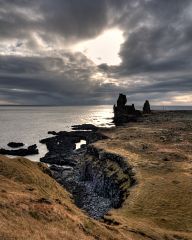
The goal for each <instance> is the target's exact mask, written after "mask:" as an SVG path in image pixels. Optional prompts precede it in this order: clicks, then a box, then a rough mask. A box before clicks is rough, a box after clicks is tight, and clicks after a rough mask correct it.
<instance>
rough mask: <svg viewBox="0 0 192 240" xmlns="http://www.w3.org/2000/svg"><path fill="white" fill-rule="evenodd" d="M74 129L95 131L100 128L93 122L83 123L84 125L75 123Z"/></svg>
mask: <svg viewBox="0 0 192 240" xmlns="http://www.w3.org/2000/svg"><path fill="white" fill-rule="evenodd" d="M72 129H73V130H86V131H89V130H90V131H94V132H96V131H97V130H98V127H96V126H95V125H93V124H82V125H73V126H72Z"/></svg>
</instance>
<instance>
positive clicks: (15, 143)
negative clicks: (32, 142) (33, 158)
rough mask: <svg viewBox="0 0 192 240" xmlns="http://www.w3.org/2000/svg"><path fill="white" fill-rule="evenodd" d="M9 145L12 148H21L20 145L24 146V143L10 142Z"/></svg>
mask: <svg viewBox="0 0 192 240" xmlns="http://www.w3.org/2000/svg"><path fill="white" fill-rule="evenodd" d="M7 146H8V147H11V148H19V147H23V146H24V144H23V143H20V142H9V143H8V144H7Z"/></svg>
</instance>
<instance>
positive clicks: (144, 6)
mask: <svg viewBox="0 0 192 240" xmlns="http://www.w3.org/2000/svg"><path fill="white" fill-rule="evenodd" d="M111 27H119V28H120V29H121V30H122V31H123V33H124V38H125V41H124V43H123V44H122V45H121V49H120V53H119V55H120V57H121V60H122V62H121V64H120V65H119V66H108V65H107V64H106V63H103V64H101V65H100V66H98V68H97V66H96V65H95V64H93V63H92V62H91V61H89V60H88V59H87V58H86V57H85V56H83V55H82V54H77V53H70V52H64V53H63V52H61V50H59V49H60V47H61V45H62V46H63V47H65V45H70V44H71V43H73V42H79V41H81V40H83V39H90V38H94V37H96V36H98V35H99V34H101V33H102V31H103V30H106V29H108V28H111ZM0 40H1V41H0V51H1V55H2V56H0V94H1V97H2V99H3V100H7V101H11V100H12V101H14V102H15V103H27V104H30V103H33V104H35V103H40V104H77V103H79V101H80V99H81V103H82V104H86V103H87V104H96V103H101V102H102V99H103V102H104V101H105V100H106V99H107V100H106V101H108V102H109V103H111V102H112V101H113V100H112V99H113V98H114V97H115V96H116V95H117V94H118V92H119V91H122V92H125V93H128V94H130V96H132V97H133V96H134V95H135V96H137V99H141V98H145V97H147V96H149V94H150V95H151V96H152V98H153V99H160V95H161V96H166V98H168V96H170V97H172V93H173V92H174V93H176V92H182V94H185V93H187V92H188V91H189V90H190V89H191V88H192V86H191V77H190V76H191V73H192V71H191V68H192V59H191V56H192V2H191V0H97V1H90V0H54V1H53V0H46V1H45V0H33V1H31V0H12V1H7V0H0ZM46 47H47V48H49V49H50V48H51V49H52V50H54V49H58V50H57V52H54V51H53V52H52V54H47V53H46V51H44V52H43V51H41V50H42V48H46ZM44 50H45V49H44ZM17 51H20V53H21V54H20V55H21V56H20V57H18V56H16V54H14V53H16V52H17ZM112 51H113V49H112ZM10 52H11V54H9V53H10ZM14 55H15V56H14ZM22 55H23V56H22ZM98 72H102V73H103V74H104V75H105V78H106V79H101V80H100V81H94V76H96V75H97V73H98ZM111 78H114V79H117V83H118V84H114V79H113V81H112V80H111V82H110V79H111ZM106 80H107V81H106Z"/></svg>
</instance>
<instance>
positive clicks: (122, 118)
mask: <svg viewBox="0 0 192 240" xmlns="http://www.w3.org/2000/svg"><path fill="white" fill-rule="evenodd" d="M126 103H127V97H126V95H124V94H122V93H120V94H119V98H118V100H117V106H116V105H114V106H113V111H114V123H115V124H116V125H121V124H123V123H126V122H130V121H136V120H137V118H138V117H139V116H140V115H141V113H140V111H138V110H135V106H134V104H132V105H126Z"/></svg>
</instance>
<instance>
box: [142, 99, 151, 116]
mask: <svg viewBox="0 0 192 240" xmlns="http://www.w3.org/2000/svg"><path fill="white" fill-rule="evenodd" d="M143 113H144V114H150V113H151V107H150V104H149V101H148V100H146V101H145V103H144V105H143Z"/></svg>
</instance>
